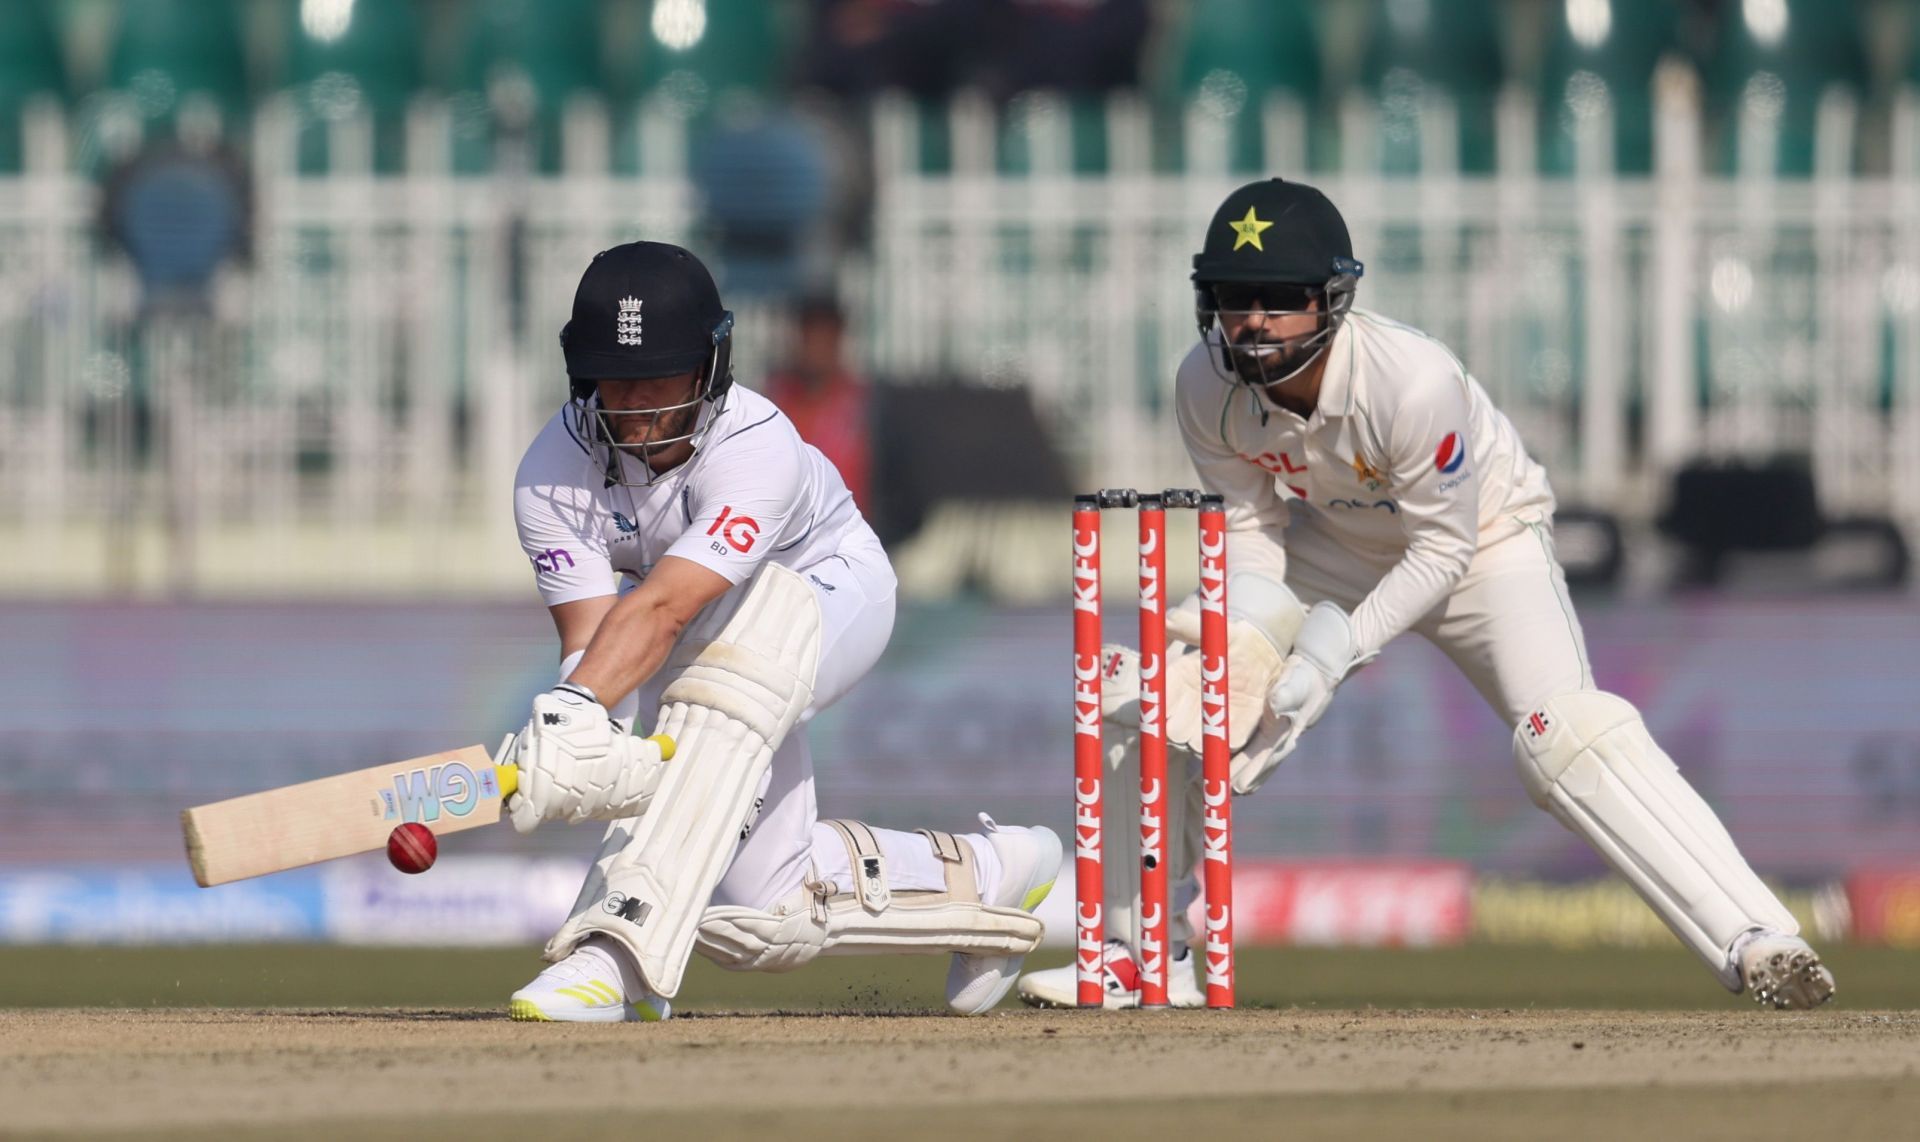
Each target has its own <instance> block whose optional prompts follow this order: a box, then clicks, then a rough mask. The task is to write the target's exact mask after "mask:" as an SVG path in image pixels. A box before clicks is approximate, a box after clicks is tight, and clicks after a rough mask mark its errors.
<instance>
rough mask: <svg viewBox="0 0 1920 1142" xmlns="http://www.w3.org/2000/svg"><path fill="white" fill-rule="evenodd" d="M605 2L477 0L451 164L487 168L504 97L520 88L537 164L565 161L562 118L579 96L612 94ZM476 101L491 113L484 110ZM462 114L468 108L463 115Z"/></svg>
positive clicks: (549, 166)
mask: <svg viewBox="0 0 1920 1142" xmlns="http://www.w3.org/2000/svg"><path fill="white" fill-rule="evenodd" d="M603 32H604V27H603V23H602V20H601V4H600V0H473V3H472V5H471V7H470V8H469V10H468V12H467V19H466V28H465V33H464V45H463V47H462V50H461V54H460V64H459V71H458V76H457V85H458V86H459V87H460V88H461V89H462V90H463V93H464V94H463V96H462V97H461V98H459V99H458V100H457V101H456V114H457V115H460V116H461V117H462V118H463V120H465V122H463V124H461V128H462V129H458V130H456V138H455V146H454V165H455V167H456V168H457V169H459V170H462V171H469V172H471V171H477V170H485V169H487V167H488V166H489V164H490V161H491V158H492V134H493V131H494V129H495V128H496V127H497V126H498V120H499V115H500V113H501V107H500V104H499V100H500V99H501V98H503V97H508V98H510V97H511V96H510V95H507V94H506V93H507V92H510V91H511V90H512V86H513V85H514V84H516V83H519V84H524V86H523V87H522V88H521V90H522V91H523V92H524V95H525V97H526V99H527V101H528V106H527V108H526V112H527V113H528V114H529V115H530V117H531V130H532V134H533V144H534V148H535V161H536V165H537V166H538V168H539V169H540V170H543V171H548V172H551V171H554V170H557V169H558V167H559V164H560V133H561V132H560V124H561V115H562V112H563V111H564V109H565V108H566V105H567V102H568V101H569V100H570V99H571V98H572V97H573V96H574V95H576V94H587V95H604V94H606V92H607V87H608V85H607V83H606V75H605V68H604V67H603V62H604V57H603V53H602V50H601V45H602V42H603ZM476 100H478V101H484V103H485V104H486V106H488V107H489V108H490V109H491V113H490V114H487V113H480V112H479V110H478V106H477V105H476ZM462 109H464V110H462Z"/></svg>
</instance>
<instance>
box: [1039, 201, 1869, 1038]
mask: <svg viewBox="0 0 1920 1142" xmlns="http://www.w3.org/2000/svg"><path fill="white" fill-rule="evenodd" d="M1362 269H1363V268H1362V265H1361V263H1360V262H1358V261H1356V260H1355V259H1354V256H1353V248H1352V244H1351V242H1350V240H1349V238H1348V235H1347V227H1346V223H1345V222H1344V221H1343V220H1342V218H1341V217H1340V213H1339V211H1338V210H1336V209H1335V208H1334V205H1333V203H1331V202H1329V201H1328V200H1327V198H1326V196H1325V195H1323V194H1321V193H1320V192H1319V191H1317V190H1315V189H1313V188H1312V187H1309V186H1303V185H1300V184H1298V183H1289V182H1285V181H1282V180H1280V179H1277V178H1276V179H1269V180H1266V181H1264V182H1256V183H1253V184H1250V185H1248V186H1244V187H1241V188H1240V189H1239V190H1236V191H1234V192H1233V194H1231V195H1229V196H1228V197H1227V200H1226V201H1225V202H1224V203H1223V204H1222V205H1221V206H1220V209H1219V210H1218V211H1217V212H1216V213H1215V214H1214V217H1213V221H1212V222H1211V223H1210V224H1209V225H1208V227H1207V236H1206V243H1205V248H1204V249H1203V250H1202V252H1201V253H1200V254H1198V255H1197V256H1196V257H1195V258H1194V270H1193V283H1194V292H1195V298H1196V306H1197V310H1198V319H1199V326H1200V341H1199V343H1198V344H1196V345H1195V346H1194V347H1193V349H1192V351H1190V352H1189V353H1188V354H1187V356H1186V359H1185V360H1184V361H1183V362H1182V363H1181V365H1180V368H1179V371H1178V373H1177V375H1176V377H1175V381H1174V386H1175V402H1176V407H1177V410H1178V419H1179V424H1180V435H1181V438H1182V440H1183V441H1184V442H1185V443H1186V447H1187V453H1188V455H1189V456H1190V457H1191V458H1192V460H1193V464H1194V467H1195V468H1196V469H1197V470H1198V472H1199V475H1200V481H1201V483H1202V484H1203V485H1204V486H1205V488H1206V489H1207V490H1208V491H1212V492H1217V493H1220V494H1221V495H1222V496H1224V497H1225V499H1226V508H1227V528H1228V531H1227V556H1228V558H1227V564H1228V567H1229V568H1230V577H1229V579H1228V583H1227V600H1228V607H1229V611H1230V613H1231V614H1232V616H1233V622H1232V624H1231V631H1232V634H1231V639H1230V658H1231V671H1230V678H1229V680H1230V684H1231V686H1232V689H1233V692H1232V695H1231V701H1230V706H1229V712H1230V720H1231V721H1230V726H1231V730H1232V734H1233V746H1234V748H1235V749H1236V750H1237V751H1238V752H1237V754H1236V756H1235V757H1234V761H1233V786H1234V792H1235V793H1237V794H1247V793H1252V792H1253V791H1254V790H1256V789H1258V788H1259V787H1260V785H1261V783H1262V782H1263V781H1265V780H1266V779H1267V777H1268V776H1269V775H1270V774H1271V773H1272V772H1273V769H1274V767H1275V766H1277V765H1278V764H1280V762H1281V760H1282V759H1284V758H1285V757H1286V756H1287V755H1288V754H1290V753H1292V752H1293V750H1294V748H1295V746H1296V745H1298V744H1299V741H1300V736H1301V734H1302V733H1303V732H1305V731H1306V729H1307V728H1308V727H1310V726H1312V725H1313V724H1314V722H1316V721H1318V720H1319V718H1320V716H1321V715H1322V714H1323V713H1325V712H1326V709H1327V704H1328V703H1329V702H1331V701H1332V700H1333V696H1334V694H1335V692H1336V691H1337V690H1338V688H1339V686H1340V682H1341V680H1342V679H1344V678H1346V677H1347V675H1348V674H1349V673H1351V672H1352V671H1353V670H1354V669H1355V668H1357V667H1359V666H1362V665H1364V664H1365V663H1367V662H1369V661H1371V660H1372V659H1373V658H1374V657H1375V656H1376V655H1378V654H1379V653H1380V651H1381V649H1382V648H1383V647H1385V646H1386V645H1387V643H1389V642H1391V641H1392V640H1393V639H1394V638H1395V637H1396V636H1398V635H1400V634H1402V633H1404V632H1406V631H1409V630H1412V631H1417V632H1418V633H1419V634H1421V635H1422V636H1424V637H1425V638H1426V639H1428V640H1429V641H1431V642H1432V643H1433V644H1434V645H1436V646H1438V647H1439V648H1440V650H1441V651H1443V652H1444V653H1445V654H1446V655H1447V657H1448V658H1450V659H1452V660H1453V662H1454V663H1455V664H1456V665H1457V666H1459V668H1460V669H1461V671H1462V672H1464V673H1465V674H1466V676H1467V678H1468V679H1469V680H1470V681H1471V682H1472V683H1473V685H1474V687H1475V688H1476V689H1478V690H1479V691H1480V694H1481V696H1482V697H1484V698H1485V699H1486V700H1487V702H1488V704H1489V705H1491V706H1492V707H1493V709H1494V711H1495V712H1496V713H1497V714H1499V715H1500V717H1501V718H1502V719H1504V720H1505V722H1506V723H1507V724H1508V725H1511V726H1513V727H1514V731H1513V756H1514V761H1515V763H1516V765H1517V766H1518V768H1519V771H1520V780H1521V782H1522V784H1524V785H1525V786H1526V789H1527V792H1528V794H1529V795H1530V796H1531V797H1532V798H1533V800H1534V803H1535V804H1537V805H1539V806H1540V807H1541V808H1543V809H1545V810H1547V811H1548V812H1549V813H1552V814H1553V815H1554V817H1555V818H1557V819H1558V820H1559V821H1560V822H1561V823H1562V824H1564V825H1566V826H1567V828H1569V829H1571V830H1573V831H1574V832H1575V833H1578V834H1579V835H1580V836H1581V837H1583V838H1584V839H1585V840H1586V841H1587V843H1588V844H1590V845H1592V846H1593V847H1594V850H1595V851H1596V852H1598V853H1599V854H1600V855H1601V856H1602V857H1604V858H1605V859H1606V861H1607V863H1608V864H1610V865H1612V866H1613V867H1614V869H1616V870H1617V871H1618V872H1619V873H1620V874H1621V875H1622V876H1624V877H1626V879H1627V881H1628V882H1629V883H1631V884H1632V885H1633V887H1634V889H1635V890H1636V891H1637V892H1639V894H1640V896H1641V898H1642V899H1644V900H1645V901H1646V902H1647V904H1648V905H1649V906H1650V907H1651V908H1652V909H1653V910H1654V911H1655V912H1656V913H1658V914H1659V916H1660V918H1661V919H1662V920H1663V921H1665V922H1666V924H1667V926H1668V927H1669V928H1671V929H1673V932H1674V934H1675V935H1677V936H1679V937H1680V940H1681V942H1682V943H1684V944H1686V945H1687V947H1689V948H1691V949H1693V951H1694V954H1696V955H1698V956H1699V957H1700V959H1701V960H1702V961H1703V962H1704V963H1705V964H1706V965H1707V967H1708V969H1709V970H1711V971H1712V972H1713V973H1714V975H1715V976H1716V977H1717V978H1718V979H1719V980H1720V982H1721V983H1723V984H1725V985H1726V987H1727V988H1728V989H1729V990H1731V991H1735V992H1738V991H1741V990H1743V989H1744V990H1746V991H1747V992H1748V993H1750V994H1751V995H1752V996H1753V997H1754V998H1755V999H1756V1000H1758V1001H1759V1002H1761V1003H1762V1004H1768V1005H1771V1006H1774V1007H1781V1008H1803V1007H1814V1006H1817V1005H1819V1004H1821V1003H1824V1002H1826V1001H1827V999H1829V998H1830V997H1831V996H1832V995H1833V989H1834V984H1833V976H1832V974H1831V973H1830V972H1829V971H1828V970H1827V969H1826V968H1825V967H1824V966H1822V964H1821V963H1820V959H1819V957H1818V956H1817V955H1816V954H1815V953H1814V951H1813V949H1812V948H1811V947H1809V946H1808V945H1807V942H1806V941H1805V940H1803V939H1801V938H1800V935H1799V927H1798V925H1797V924H1796V923H1795V922H1794V919H1793V916H1792V915H1791V914H1790V913H1788V911H1787V910H1786V908H1785V907H1783V906H1782V905H1781V903H1780V901H1779V900H1778V899H1776V898H1775V897H1774V895H1773V893H1772V892H1771V891H1770V890H1768V888H1767V886H1766V885H1765V884H1763V883H1761V881H1760V878H1759V877H1757V876H1755V875H1754V873H1753V870H1752V869H1751V868H1749V867H1747V862H1746V861H1745V860H1744V859H1743V858H1742V857H1741V855H1740V852H1739V850H1738V849H1737V848H1735V846H1734V843H1733V839H1732V837H1730V836H1729V835H1728V834H1727V831H1726V829H1725V828H1724V827H1723V826H1722V825H1721V824H1720V822H1719V820H1718V819H1717V818H1716V817H1715V816H1714V813H1713V810H1712V809H1711V808H1709V807H1708V805H1707V803H1706V802H1705V801H1703V800H1702V799H1701V798H1700V795H1699V794H1697V793H1695V792H1694V791H1693V788H1692V787H1691V786H1689V785H1688V784H1687V782H1686V779H1685V778H1683V777H1682V776H1681V775H1680V772H1679V770H1678V769H1677V768H1676V767H1675V765H1674V763H1673V760H1672V759H1671V758H1669V757H1668V756H1667V755H1666V754H1665V753H1664V752H1663V751H1662V750H1661V749H1660V747H1659V746H1658V745H1657V744H1656V743H1655V742H1654V740H1653V738H1652V737H1651V736H1649V734H1648V733H1647V727H1646V725H1645V723H1644V722H1643V721H1642V720H1641V717H1640V714H1639V711H1637V710H1635V709H1634V708H1633V706H1632V705H1631V704H1629V703H1628V702H1627V701H1626V700H1625V699H1623V698H1621V697H1619V696H1618V695H1615V694H1610V693H1608V692H1606V691H1605V690H1602V689H1600V688H1599V687H1598V686H1597V685H1596V684H1595V681H1594V677H1593V671H1592V669H1591V667H1590V666H1589V665H1588V662H1587V653H1586V646H1585V644H1584V642H1583V640H1582V637H1581V633H1580V621H1579V619H1578V618H1577V617H1576V616H1575V615H1574V611H1573V605H1572V603H1571V602H1570V601H1569V600H1568V597H1567V587H1566V577H1565V575H1564V574H1563V573H1562V572H1561V568H1560V564H1559V562H1558V561H1557V560H1556V558H1555V556H1554V547H1553V512H1554V497H1553V492H1552V490H1551V489H1550V488H1549V487H1548V485H1547V477H1546V473H1545V472H1544V471H1543V470H1542V469H1541V467H1540V465H1539V464H1537V463H1535V462H1534V461H1533V459H1532V458H1530V457H1529V456H1528V455H1527V452H1526V449H1525V447H1524V446H1523V445H1522V444H1521V442H1520V437H1519V435H1518V434H1517V433H1516V432H1515V431H1514V428H1513V425H1512V423H1510V422H1509V421H1508V420H1507V418H1506V417H1505V416H1504V415H1502V414H1501V413H1500V411H1499V410H1498V409H1496V408H1494V407H1493V403H1492V402H1491V401H1490V400H1488V398H1487V394H1486V392H1485V390H1483V389H1482V388H1481V387H1480V384H1479V382H1477V381H1475V380H1474V379H1473V377H1472V376H1471V375H1469V374H1468V373H1467V370H1466V368H1465V367H1464V366H1463V365H1462V364H1461V363H1460V361H1459V360H1458V359H1457V358H1456V357H1455V356H1454V355H1453V354H1452V353H1451V352H1449V351H1448V349H1447V347H1446V346H1444V345H1442V344H1441V343H1440V342H1438V341H1436V340H1434V339H1433V338H1431V337H1428V336H1427V335H1426V334H1424V333H1421V332H1420V331H1419V330H1417V329H1412V328H1409V327H1407V326H1405V325H1401V324H1399V323H1398V322H1394V321H1390V320H1388V319H1387V318H1384V317H1381V316H1378V315H1377V314H1373V313H1369V312H1367V311H1365V310H1360V309H1355V308H1354V307H1353V300H1354V294H1355V291H1356V288H1357V286H1358V285H1359V281H1360V277H1361V274H1362ZM1167 626H1168V632H1169V635H1170V636H1171V637H1172V638H1174V639H1177V640H1179V641H1181V642H1184V643H1185V644H1187V647H1186V653H1184V654H1183V655H1181V656H1180V657H1178V658H1174V659H1172V661H1171V662H1170V664H1169V667H1168V682H1167V685H1168V697H1167V703H1168V709H1167V724H1166V732H1167V737H1168V740H1169V741H1170V742H1171V743H1173V744H1175V745H1178V746H1181V747H1183V748H1184V749H1185V750H1186V751H1187V752H1188V753H1189V754H1197V753H1198V751H1199V748H1200V735H1199V717H1198V705H1199V697H1198V691H1199V664H1198V652H1197V651H1196V650H1194V649H1193V647H1194V646H1195V645H1196V644H1197V643H1198V642H1199V635H1198V630H1199V622H1198V611H1197V607H1196V606H1195V605H1194V604H1193V603H1192V602H1191V601H1190V602H1189V603H1188V604H1187V605H1186V606H1185V607H1183V608H1178V609H1176V610H1175V611H1174V612H1172V613H1171V614H1169V616H1168V624H1167ZM1169 649H1170V651H1171V650H1175V649H1179V648H1169ZM1105 658H1106V662H1107V678H1106V686H1105V688H1104V701H1103V705H1104V710H1105V714H1106V716H1107V719H1108V720H1109V721H1110V722H1113V723H1115V724H1116V725H1118V726H1119V727H1120V728H1121V731H1122V732H1121V733H1119V734H1116V735H1114V736H1115V737H1117V738H1119V740H1118V741H1115V742H1114V743H1113V744H1112V745H1111V747H1110V748H1109V751H1108V752H1109V767H1110V769H1111V770H1112V771H1113V772H1114V774H1115V776H1114V778H1113V780H1114V782H1115V787H1117V788H1123V789H1124V788H1132V787H1133V786H1134V784H1135V783H1137V777H1133V776H1132V773H1134V772H1137V770H1134V769H1131V768H1130V767H1137V764H1138V757H1137V742H1138V735H1137V732H1135V733H1133V734H1131V735H1128V734H1126V733H1125V730H1126V728H1127V727H1128V726H1129V725H1137V697H1138V694H1139V681H1138V674H1137V665H1136V656H1135V655H1134V652H1133V651H1131V650H1127V649H1125V648H1118V647H1110V648H1108V653H1107V654H1106V656H1105ZM1186 803H1187V813H1186V814H1185V816H1186V818H1187V819H1186V821H1185V822H1182V821H1181V814H1180V813H1178V812H1172V813H1170V816H1171V818H1172V821H1173V823H1175V824H1176V825H1184V829H1183V830H1182V831H1183V832H1184V834H1185V836H1184V838H1183V837H1180V836H1176V837H1174V838H1173V843H1172V844H1171V845H1170V848H1171V852H1172V860H1173V867H1172V871H1171V875H1172V877H1173V878H1174V879H1175V880H1176V882H1181V883H1184V882H1185V881H1187V880H1189V879H1190V872H1191V869H1192V867H1193V861H1194V855H1195V853H1194V846H1195V841H1196V840H1197V838H1198V835H1199V825H1198V819H1199V813H1198V810H1199V798H1198V791H1197V788H1194V787H1193V786H1192V785H1190V786H1189V789H1188V796H1187V798H1186ZM1108 835H1109V837H1122V838H1126V839H1127V840H1129V841H1131V842H1132V844H1134V845H1135V846H1136V848H1135V851H1134V852H1133V853H1131V854H1130V853H1128V852H1126V851H1124V850H1121V851H1114V852H1111V853H1109V854H1108V856H1107V859H1106V861H1105V862H1104V863H1105V866H1106V868H1107V869H1108V870H1109V872H1108V879H1107V908H1108V912H1107V916H1108V920H1107V922H1108V924H1109V925H1110V927H1109V931H1115V930H1117V931H1121V932H1127V931H1129V930H1130V929H1132V928H1137V924H1138V892H1139V888H1138V874H1139V863H1140V862H1139V858H1138V853H1137V845H1138V841H1139V833H1138V830H1134V829H1113V830H1109V831H1108ZM1187 891H1188V892H1191V891H1192V889H1191V886H1190V885H1189V886H1187ZM1189 898H1190V897H1189ZM1178 903H1179V902H1178V901H1176V907H1175V908H1174V911H1173V919H1174V921H1175V924H1176V928H1175V930H1174V932H1173V941H1172V942H1173V943H1174V944H1175V945H1176V947H1178V948H1180V949H1182V950H1183V951H1184V949H1185V946H1186V943H1187V939H1186V938H1185V937H1190V935H1191V934H1190V933H1187V932H1183V931H1182V930H1181V924H1182V917H1183V916H1184V909H1183V908H1181V907H1179V906H1178ZM1113 925H1118V927H1117V928H1115V927H1112V926H1113ZM1138 950H1139V949H1137V948H1136V947H1133V946H1130V944H1129V943H1128V941H1126V940H1117V941H1112V942H1110V943H1109V945H1108V948H1107V954H1106V960H1107V963H1108V966H1109V971H1108V1004H1109V1006H1131V1005H1133V1004H1136V1003H1138V1002H1139V993H1138V990H1137V978H1138V974H1139V973H1140V972H1142V971H1149V970H1160V968H1159V965H1160V964H1163V963H1165V957H1156V956H1141V957H1138V958H1136V955H1135V953H1136V952H1137V951H1138ZM1192 963H1193V960H1192V958H1191V957H1190V956H1189V957H1186V958H1184V959H1182V960H1177V961H1175V963H1174V965H1173V969H1172V972H1171V975H1170V978H1169V979H1168V981H1167V983H1168V987H1169V993H1170V994H1169V998H1170V999H1171V1001H1172V1002H1173V1003H1175V1004H1176V1005H1179V1006H1197V1005H1199V1004H1200V1003H1201V1002H1202V995H1201V991H1200V989H1199V988H1198V987H1197V986H1196V984H1195V981H1194V978H1193V968H1192V966H1191V965H1192ZM1020 995H1021V998H1022V999H1024V1000H1026V1001H1027V1002H1029V1003H1034V1004H1041V1005H1059V1006H1067V1005H1071V1004H1072V1003H1074V1001H1075V999H1076V988H1075V976H1074V968H1073V967H1071V966H1069V967H1065V968H1060V969H1058V970H1055V971H1046V972H1036V973H1033V974H1030V975H1028V976H1026V977H1024V978H1023V979H1022V980H1021V981H1020Z"/></svg>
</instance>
